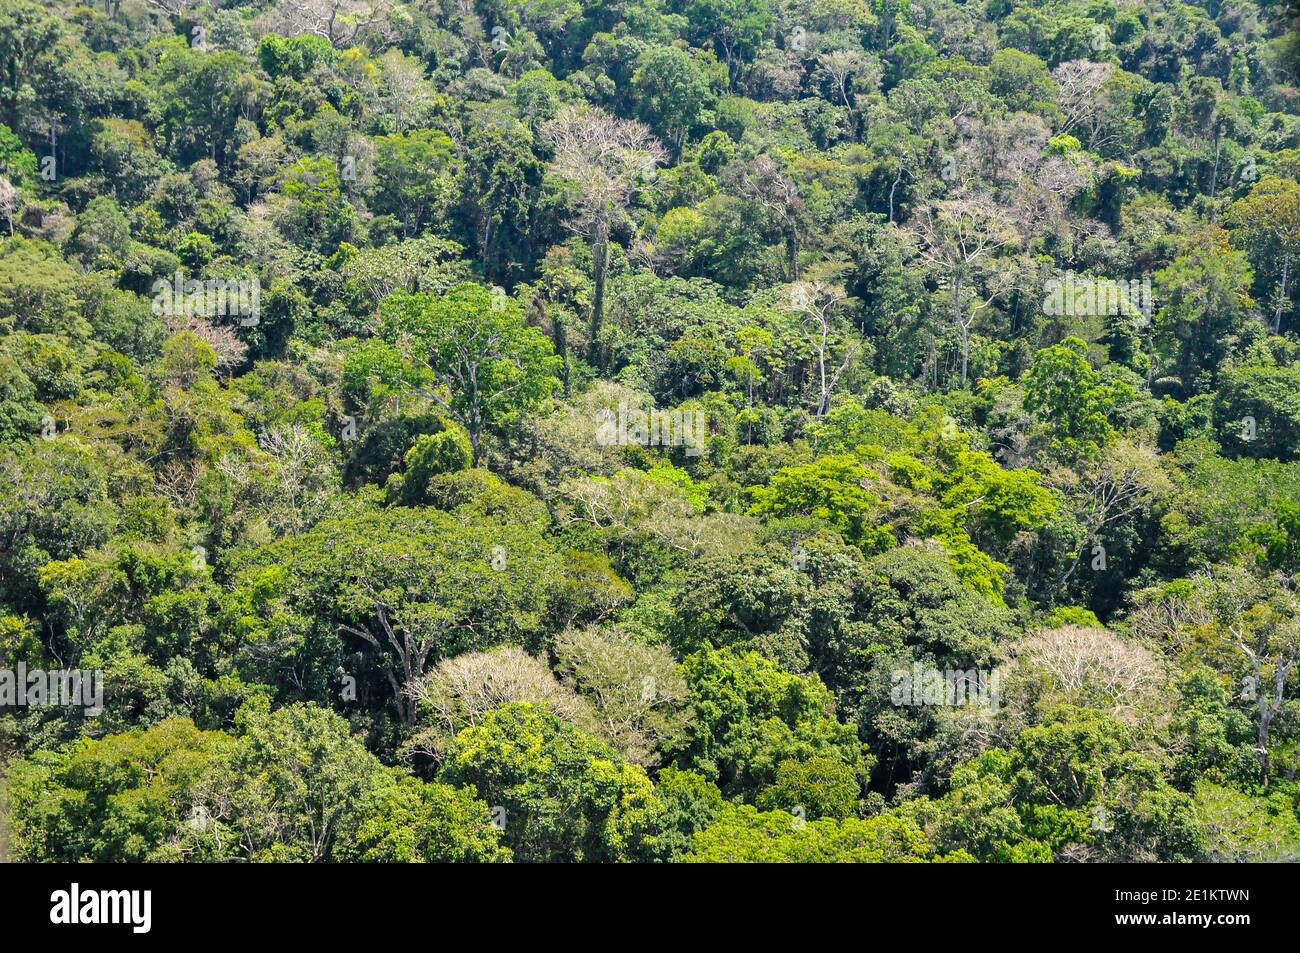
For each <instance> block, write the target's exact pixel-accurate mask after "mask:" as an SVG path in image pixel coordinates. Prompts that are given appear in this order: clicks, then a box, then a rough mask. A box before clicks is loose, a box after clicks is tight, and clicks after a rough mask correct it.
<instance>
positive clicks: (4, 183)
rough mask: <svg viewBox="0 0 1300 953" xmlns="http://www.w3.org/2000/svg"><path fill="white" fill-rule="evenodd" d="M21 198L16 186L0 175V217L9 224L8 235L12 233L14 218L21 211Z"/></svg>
mask: <svg viewBox="0 0 1300 953" xmlns="http://www.w3.org/2000/svg"><path fill="white" fill-rule="evenodd" d="M22 207H23V196H22V193H21V192H19V191H18V188H17V186H15V185H14V184H13V183H12V182H10V181H9V180H8V179H7V178H5V177H4V176H2V175H0V215H3V216H4V217H5V221H7V222H8V223H9V234H10V235H13V233H14V216H15V215H17V214H18V213H19V212H20V211H22Z"/></svg>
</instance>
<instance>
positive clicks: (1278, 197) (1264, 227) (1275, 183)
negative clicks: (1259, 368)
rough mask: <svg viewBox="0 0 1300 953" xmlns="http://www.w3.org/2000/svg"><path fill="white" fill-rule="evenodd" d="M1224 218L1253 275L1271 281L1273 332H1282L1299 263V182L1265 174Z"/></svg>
mask: <svg viewBox="0 0 1300 953" xmlns="http://www.w3.org/2000/svg"><path fill="white" fill-rule="evenodd" d="M1225 220H1226V221H1227V223H1228V228H1229V229H1231V231H1232V234H1233V236H1234V237H1235V238H1236V239H1237V240H1238V242H1239V243H1241V244H1242V245H1244V246H1245V248H1246V251H1247V252H1248V253H1249V254H1250V257H1251V259H1252V262H1253V263H1254V265H1255V274H1256V278H1257V279H1259V278H1263V277H1264V276H1265V275H1267V276H1269V277H1270V278H1272V279H1273V281H1274V282H1275V284H1274V286H1273V289H1272V293H1271V294H1270V295H1269V298H1271V299H1272V304H1273V333H1274V334H1281V333H1282V315H1283V313H1284V312H1286V311H1287V310H1290V309H1292V308H1293V307H1294V303H1293V301H1292V297H1293V291H1292V288H1291V282H1292V281H1293V280H1294V277H1295V269H1296V265H1297V263H1298V262H1300V183H1296V182H1289V181H1287V180H1286V179H1282V178H1279V177H1278V176H1274V175H1266V176H1264V177H1263V178H1262V179H1260V180H1259V181H1258V182H1256V183H1255V184H1254V185H1253V186H1252V187H1251V189H1250V192H1249V193H1247V194H1246V196H1245V197H1244V198H1240V199H1238V200H1237V201H1235V202H1233V203H1232V205H1231V206H1230V207H1229V208H1228V212H1227V215H1226V216H1225Z"/></svg>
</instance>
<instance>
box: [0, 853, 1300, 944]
mask: <svg viewBox="0 0 1300 953" xmlns="http://www.w3.org/2000/svg"><path fill="white" fill-rule="evenodd" d="M1286 875H1287V871H1286V870H1284V869H1281V868H1278V867H1269V866H1252V867H1246V866H1234V867H1212V866H1156V865H1151V866H1147V865H1129V866H1082V865H1080V866H1065V865H1061V866H1052V867H1028V866H1018V867H1012V866H978V867H977V866H973V865H898V866H888V867H886V866H862V867H855V866H804V867H795V866H775V867H760V866H727V867H722V866H712V867H711V866H676V867H648V866H647V867H635V866H619V867H608V868H595V867H581V866H566V867H564V868H562V869H560V868H556V867H550V868H545V869H543V868H541V867H527V866H523V865H520V866H515V867H495V868H492V867H436V866H435V867H396V866H391V867H390V866H384V867H356V866H333V867H325V866H319V867H292V868H291V867H287V866H286V867H276V866H247V867H245V866H169V867H161V866H160V867H147V866H121V867H95V866H89V865H81V866H25V867H18V866H8V867H0V878H3V881H4V882H3V885H2V886H0V898H2V899H0V908H2V909H4V910H5V912H7V913H8V914H9V916H8V917H7V920H8V925H9V926H10V927H11V928H17V930H18V932H19V935H22V934H23V933H25V932H26V931H27V930H29V929H31V930H37V931H42V932H46V933H47V934H49V936H50V938H51V939H55V940H56V941H57V939H58V937H59V935H60V934H63V935H65V936H64V939H70V938H72V937H71V935H72V934H77V937H76V939H78V940H83V941H84V940H90V939H93V938H96V937H102V938H105V939H107V938H109V937H112V939H113V940H114V941H115V942H117V943H125V944H127V945H133V944H138V943H150V942H156V941H160V940H161V941H165V942H173V941H176V940H183V939H191V938H201V939H203V940H204V941H218V942H220V941H223V940H239V939H244V938H249V937H253V936H256V937H257V938H258V939H259V940H260V939H267V938H277V937H280V936H284V937H285V938H290V939H293V940H295V941H303V940H313V939H319V940H321V941H325V942H330V943H339V942H345V941H347V940H349V939H351V938H355V939H357V940H358V941H367V942H373V941H374V940H375V939H376V937H377V935H378V936H382V935H383V934H385V933H387V932H388V931H390V930H403V931H404V930H410V929H413V928H414V929H424V928H425V927H426V925H427V924H430V923H432V924H437V925H438V926H442V925H443V924H444V923H446V924H447V925H450V924H452V923H454V924H455V925H456V926H459V927H460V928H461V930H473V931H481V932H482V933H483V934H484V935H485V936H491V937H493V938H494V939H499V938H501V937H502V936H503V935H509V934H510V933H512V932H514V931H518V933H519V935H520V937H521V938H522V937H524V936H529V937H534V936H535V934H536V933H537V932H539V931H541V930H549V929H552V928H554V927H555V926H556V925H557V924H558V923H563V924H564V927H563V929H564V930H565V931H566V932H567V931H569V930H572V929H575V928H579V927H580V928H581V929H582V930H583V931H584V932H586V931H588V930H591V931H603V929H605V928H606V927H608V928H609V929H612V930H620V931H626V930H627V929H628V927H629V926H630V925H633V924H634V923H635V924H636V926H635V929H636V931H637V932H638V933H641V932H642V931H643V929H644V926H643V925H649V924H651V923H653V924H654V927H651V928H650V929H655V928H657V929H658V930H659V931H664V930H673V932H674V934H677V933H680V932H682V931H688V932H690V933H701V934H703V935H709V936H711V935H717V936H719V937H720V938H726V939H729V940H731V941H733V942H734V940H735V938H736V935H737V934H738V933H740V934H743V933H745V932H747V930H753V931H754V932H755V933H756V934H757V932H758V930H759V929H762V930H763V931H764V933H765V934H766V931H768V930H769V929H770V926H771V925H772V923H773V922H774V921H787V922H798V921H801V920H802V921H807V920H808V918H819V919H824V920H826V921H827V923H828V925H829V924H830V923H831V922H833V923H834V925H835V926H837V927H841V928H842V927H843V924H845V923H848V924H851V925H852V928H854V929H857V930H860V929H863V928H864V927H865V928H866V929H869V930H872V931H873V932H874V931H878V930H885V931H890V932H889V933H886V934H881V936H882V937H884V936H890V935H893V934H894V933H895V932H901V933H903V934H904V935H915V936H918V937H919V936H927V935H930V934H932V933H933V931H936V930H937V931H939V933H941V934H943V935H944V936H945V937H947V938H948V939H951V938H953V936H955V935H956V934H955V933H950V931H954V930H958V928H959V927H961V928H962V929H965V928H966V927H972V926H978V928H979V929H980V930H981V932H984V931H987V930H988V929H989V928H990V927H991V928H993V930H994V931H995V932H994V933H993V934H992V935H994V936H997V935H1004V936H1012V935H1020V934H1021V931H1022V930H1035V931H1037V930H1040V929H1041V930H1043V931H1046V932H1043V933H1038V934H1036V935H1038V936H1042V937H1048V936H1050V937H1057V938H1062V939H1063V938H1065V937H1070V938H1075V937H1078V938H1087V937H1093V936H1097V935H1102V934H1105V935H1116V936H1120V935H1123V934H1133V933H1139V934H1145V935H1148V936H1151V937H1155V936H1160V935H1164V936H1169V937H1177V938H1178V942H1180V943H1181V942H1185V941H1186V940H1187V939H1189V938H1190V937H1191V936H1193V935H1199V936H1203V937H1205V938H1206V939H1209V940H1212V941H1213V942H1221V941H1222V940H1228V939H1230V938H1231V937H1232V936H1235V935H1239V934H1240V933H1241V931H1243V930H1245V931H1249V930H1255V929H1258V928H1261V927H1263V928H1265V929H1268V928H1270V927H1271V928H1272V929H1274V930H1276V929H1279V928H1280V927H1281V925H1282V924H1283V923H1284V922H1289V921H1288V920H1286V919H1284V916H1283V910H1282V904H1283V898H1284V897H1286V896H1289V895H1290V894H1291V893H1292V892H1293V888H1291V887H1290V886H1288V885H1287V884H1286V882H1285V880H1284V878H1285V877H1286ZM557 917H564V920H563V921H559V920H557ZM673 917H680V918H681V921H682V924H681V926H680V927H677V928H674V927H671V926H669V924H670V922H671V919H672V918H673ZM963 925H964V926H963ZM645 932H647V933H648V932H649V930H646V931H645Z"/></svg>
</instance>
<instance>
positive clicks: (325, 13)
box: [162, 0, 389, 47]
mask: <svg viewBox="0 0 1300 953" xmlns="http://www.w3.org/2000/svg"><path fill="white" fill-rule="evenodd" d="M162 2H171V0H162ZM388 12H389V3H388V2H387V0H375V2H373V3H372V2H369V0H280V3H279V4H278V5H277V6H276V9H275V14H276V18H277V19H278V20H279V25H280V26H281V27H282V28H283V30H284V32H285V33H287V34H288V35H290V36H301V35H302V34H304V33H310V34H312V35H314V36H323V37H324V38H325V39H327V40H329V41H330V42H331V43H333V44H334V45H335V46H338V47H346V46H352V45H353V44H354V43H355V42H356V39H357V37H358V35H359V34H360V33H361V31H362V30H365V29H367V28H369V27H377V26H380V25H381V24H382V23H383V22H384V21H385V20H386V18H387V16H388Z"/></svg>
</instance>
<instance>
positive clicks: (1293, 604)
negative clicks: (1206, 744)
mask: <svg viewBox="0 0 1300 953" xmlns="http://www.w3.org/2000/svg"><path fill="white" fill-rule="evenodd" d="M1192 578H1193V581H1194V582H1195V583H1197V584H1198V585H1200V586H1203V587H1204V591H1205V598H1206V599H1207V601H1208V603H1209V606H1210V608H1211V611H1212V612H1213V613H1214V615H1215V618H1216V621H1217V622H1218V623H1219V627H1220V632H1221V634H1220V638H1221V639H1222V641H1223V642H1224V643H1225V644H1227V645H1230V646H1232V647H1233V648H1234V649H1236V650H1237V652H1239V653H1240V654H1241V655H1242V656H1243V658H1244V659H1245V662H1246V665H1247V668H1248V671H1249V673H1250V674H1249V675H1247V676H1246V681H1245V686H1244V687H1245V688H1246V692H1245V695H1246V700H1247V701H1253V702H1254V703H1255V706H1256V708H1257V710H1258V712H1259V725H1258V734H1257V736H1256V737H1257V740H1256V745H1255V756H1256V758H1257V759H1258V760H1259V775H1260V783H1261V784H1263V785H1265V786H1267V785H1268V782H1269V770H1270V752H1269V745H1270V744H1271V740H1270V736H1271V731H1272V725H1273V721H1274V719H1276V718H1277V716H1278V714H1279V713H1280V712H1281V711H1282V706H1283V704H1284V703H1285V702H1286V683H1287V679H1289V678H1290V677H1291V672H1292V671H1293V670H1294V669H1295V665H1296V660H1297V658H1298V657H1300V622H1298V621H1297V618H1298V617H1300V600H1297V599H1296V597H1295V593H1294V592H1292V591H1291V590H1290V589H1288V588H1282V589H1279V590H1275V591H1273V592H1269V591H1268V589H1267V588H1266V584H1265V582H1264V581H1263V580H1261V579H1258V578H1256V577H1254V576H1253V575H1252V574H1251V573H1250V572H1249V570H1246V569H1244V568H1241V567H1237V566H1232V567H1220V568H1218V569H1216V570H1214V571H1208V570H1207V571H1206V572H1204V573H1199V574H1197V575H1196V576H1193V577H1192ZM1269 681H1271V682H1272V683H1273V684H1272V693H1271V694H1270V693H1269V691H1268V690H1267V689H1266V687H1265V685H1266V682H1269Z"/></svg>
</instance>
